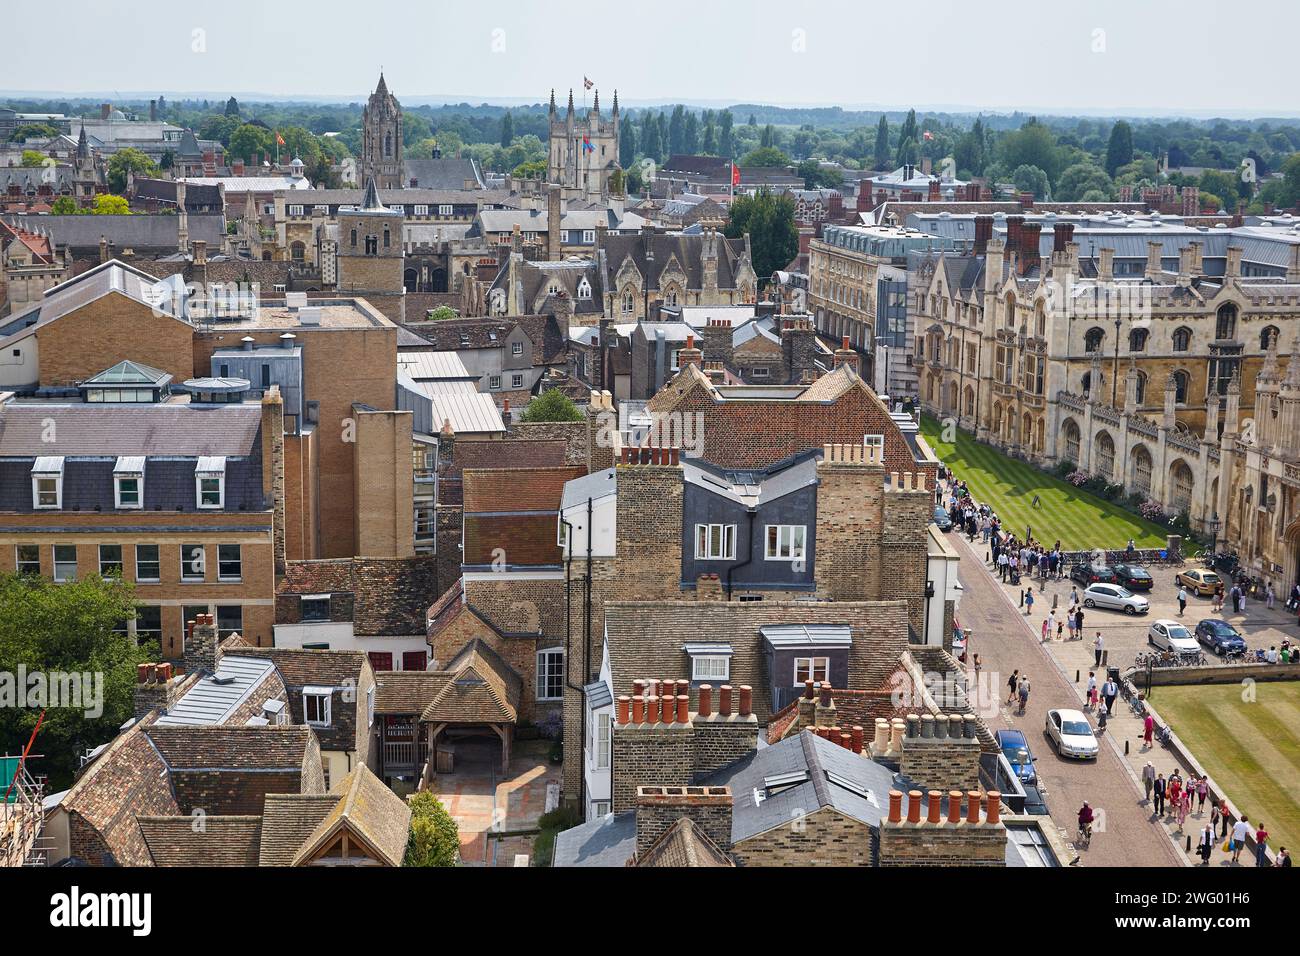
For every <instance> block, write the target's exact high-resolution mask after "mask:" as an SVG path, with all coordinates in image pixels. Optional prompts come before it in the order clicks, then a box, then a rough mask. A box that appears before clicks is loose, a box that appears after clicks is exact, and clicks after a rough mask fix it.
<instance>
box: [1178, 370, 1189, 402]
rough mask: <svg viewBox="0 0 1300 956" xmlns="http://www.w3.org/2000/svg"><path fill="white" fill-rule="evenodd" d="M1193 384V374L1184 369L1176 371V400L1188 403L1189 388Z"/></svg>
mask: <svg viewBox="0 0 1300 956" xmlns="http://www.w3.org/2000/svg"><path fill="white" fill-rule="evenodd" d="M1190 385H1191V376H1189V375H1188V374H1187V373H1186V372H1184V371H1183V370H1182V369H1179V370H1178V371H1177V372H1174V401H1175V402H1177V403H1178V404H1179V405H1186V404H1187V389H1188V387H1189V386H1190Z"/></svg>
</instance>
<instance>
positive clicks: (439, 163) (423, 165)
mask: <svg viewBox="0 0 1300 956" xmlns="http://www.w3.org/2000/svg"><path fill="white" fill-rule="evenodd" d="M402 168H403V173H402V176H403V178H402V182H403V184H404V185H407V186H410V184H411V180H415V186H413V187H411V188H418V189H451V190H463V189H466V188H467V187H466V185H465V184H466V183H467V182H468V183H471V184H472V185H470V186H469V187H468V188H469V189H484V188H485V185H484V183H483V176H482V174H481V173H480V172H479V169H478V164H477V163H475V162H474V160H472V159H467V158H460V157H456V156H451V157H439V158H436V159H434V158H429V159H417V158H414V157H411V156H405V157H403V159H402Z"/></svg>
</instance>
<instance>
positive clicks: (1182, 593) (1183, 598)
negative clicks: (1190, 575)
mask: <svg viewBox="0 0 1300 956" xmlns="http://www.w3.org/2000/svg"><path fill="white" fill-rule="evenodd" d="M1185 610H1187V591H1186V589H1184V588H1181V587H1180V588H1179V589H1178V616H1179V617H1182V616H1183V612H1184V611H1185Z"/></svg>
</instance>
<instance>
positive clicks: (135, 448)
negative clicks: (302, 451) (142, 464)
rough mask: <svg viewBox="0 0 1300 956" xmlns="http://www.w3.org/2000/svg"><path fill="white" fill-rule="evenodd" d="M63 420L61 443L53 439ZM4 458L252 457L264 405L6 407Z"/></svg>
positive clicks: (0, 450) (0, 437)
mask: <svg viewBox="0 0 1300 956" xmlns="http://www.w3.org/2000/svg"><path fill="white" fill-rule="evenodd" d="M51 419H53V420H55V421H56V422H57V423H58V431H57V435H56V437H57V439H58V440H57V443H56V444H55V445H51V444H50V443H49V442H48V441H46V440H45V439H46V438H48V432H49V427H48V425H49V421H50V420H51ZM0 423H2V424H3V428H0V457H5V458H8V457H20V456H26V455H48V454H58V455H68V456H73V455H97V456H99V455H111V456H113V457H116V456H118V455H144V456H145V457H150V456H169V457H170V456H180V457H198V456H200V455H208V456H225V457H227V458H238V457H245V456H249V455H252V454H253V453H254V450H255V448H256V447H259V446H260V443H259V442H258V441H257V438H258V435H259V434H260V429H261V425H262V409H261V406H260V405H257V404H253V403H249V404H246V405H245V404H241V405H220V406H213V407H205V408H202V409H198V408H192V407H191V406H190V405H188V404H185V403H177V404H172V403H164V404H159V405H96V404H90V405H50V404H46V403H38V404H21V403H20V404H13V403H10V404H8V405H6V406H5V407H4V409H3V412H2V413H0Z"/></svg>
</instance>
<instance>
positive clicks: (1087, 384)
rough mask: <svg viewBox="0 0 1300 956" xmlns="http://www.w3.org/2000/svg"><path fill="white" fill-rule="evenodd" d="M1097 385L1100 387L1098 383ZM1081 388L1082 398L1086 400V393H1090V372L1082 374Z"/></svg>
mask: <svg viewBox="0 0 1300 956" xmlns="http://www.w3.org/2000/svg"><path fill="white" fill-rule="evenodd" d="M1097 384H1098V385H1100V384H1101V383H1100V382H1098V383H1097ZM1082 386H1083V397H1084V398H1087V397H1088V393H1089V392H1091V391H1092V373H1091V372H1084V373H1083V382H1082Z"/></svg>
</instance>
